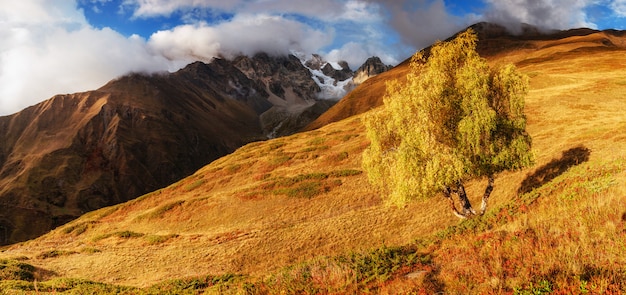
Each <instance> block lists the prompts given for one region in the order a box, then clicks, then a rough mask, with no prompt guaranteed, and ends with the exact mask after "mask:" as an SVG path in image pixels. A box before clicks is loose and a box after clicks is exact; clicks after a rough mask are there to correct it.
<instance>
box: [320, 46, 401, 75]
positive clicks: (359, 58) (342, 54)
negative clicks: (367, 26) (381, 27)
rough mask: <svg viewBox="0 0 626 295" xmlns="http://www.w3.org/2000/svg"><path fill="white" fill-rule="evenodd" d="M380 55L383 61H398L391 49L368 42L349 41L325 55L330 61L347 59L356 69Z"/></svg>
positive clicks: (386, 62) (387, 62)
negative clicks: (369, 44) (369, 59)
mask: <svg viewBox="0 0 626 295" xmlns="http://www.w3.org/2000/svg"><path fill="white" fill-rule="evenodd" d="M372 56H378V57H379V58H380V59H381V60H382V62H383V63H385V64H388V65H395V64H397V63H398V60H397V58H396V57H395V56H394V55H393V54H391V53H390V51H389V50H388V49H386V48H384V47H382V46H379V47H376V46H368V45H367V44H362V43H356V42H348V43H346V44H344V45H343V46H342V47H341V48H337V49H333V50H331V51H330V52H328V53H327V54H326V55H324V59H325V60H330V61H342V60H344V61H346V62H348V65H349V66H350V69H352V70H353V71H355V70H356V69H357V68H358V67H360V66H361V65H362V64H363V62H365V60H366V59H368V58H370V57H372Z"/></svg>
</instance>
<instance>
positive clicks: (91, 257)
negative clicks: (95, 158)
mask: <svg viewBox="0 0 626 295" xmlns="http://www.w3.org/2000/svg"><path fill="white" fill-rule="evenodd" d="M602 34H604V35H602ZM571 38H572V39H563V40H559V41H558V42H557V41H554V40H552V41H550V40H547V41H536V42H534V43H532V44H530V45H532V46H526V47H523V48H521V49H517V50H512V51H507V52H505V53H502V54H499V55H497V56H494V57H492V58H491V59H490V62H491V63H494V64H497V63H499V62H503V61H506V62H515V63H516V64H518V66H519V68H520V70H521V71H523V72H524V73H526V74H527V75H529V76H530V77H531V92H530V94H529V96H528V98H527V105H526V113H527V116H528V123H529V125H528V130H529V132H530V133H531V135H532V136H533V140H534V142H533V143H534V151H535V153H536V158H537V165H536V166H535V167H533V168H530V169H528V170H525V171H520V172H515V173H513V172H510V173H504V174H501V175H498V177H497V178H496V184H495V185H496V186H495V190H494V192H493V194H492V197H491V199H490V200H491V204H490V208H489V209H488V212H487V214H486V215H485V216H483V217H482V218H475V219H472V220H467V221H462V222H461V221H459V220H458V219H457V218H456V217H454V216H453V215H452V214H451V212H449V210H448V208H447V204H446V203H445V202H444V200H443V198H442V197H441V196H435V197H433V198H432V199H429V200H424V201H417V202H413V203H411V204H410V205H408V206H407V207H405V208H396V207H388V206H385V205H384V202H383V201H382V200H381V196H380V194H379V193H377V192H376V191H374V190H372V188H371V187H370V186H369V184H368V182H367V177H366V175H365V174H363V173H362V172H361V165H360V161H361V152H362V151H363V149H364V148H365V147H366V146H367V144H368V142H367V139H366V138H365V136H364V128H363V126H362V124H361V117H360V115H358V116H355V117H351V118H348V119H346V120H343V121H339V122H336V123H332V124H330V125H327V126H325V127H322V128H321V129H318V130H314V131H308V132H305V133H300V134H296V135H293V136H290V137H284V138H279V139H275V140H270V141H266V142H257V143H252V144H249V145H247V146H245V147H243V148H240V149H239V150H237V151H236V152H235V153H233V154H231V155H229V156H226V157H224V158H221V159H220V160H217V161H215V162H213V163H212V164H210V165H208V166H206V167H204V168H202V169H200V170H199V171H197V172H196V173H195V174H194V175H192V176H191V177H188V178H186V179H184V180H182V181H180V182H178V183H176V184H173V185H171V186H169V187H167V188H163V189H161V190H158V191H155V192H153V193H151V194H148V195H145V196H143V197H141V198H139V199H136V200H134V201H130V202H128V203H124V204H121V205H117V206H114V207H109V208H105V209H101V210H98V211H95V212H92V213H89V214H87V215H85V216H83V217H81V218H79V219H78V220H75V221H73V222H71V223H69V224H66V225H65V226H62V227H60V228H57V229H56V230H54V231H52V232H50V233H49V234H47V235H45V236H43V237H41V238H39V239H36V240H32V241H28V242H24V243H21V244H16V245H13V246H11V247H9V248H6V249H5V251H4V252H2V253H1V254H0V258H3V259H6V260H4V261H0V263H4V265H6V266H5V267H3V268H2V269H3V270H4V272H2V273H0V274H2V275H3V277H4V278H7V279H13V280H10V281H3V282H1V283H0V287H4V288H12V289H15V290H31V291H32V292H37V291H42V292H43V291H50V292H53V291H59V292H60V291H64V290H74V291H76V292H79V293H86V292H87V291H89V292H102V293H106V292H109V293H116V292H117V293H123V292H127V293H129V294H133V293H140V292H143V293H147V294H151V293H163V292H166V291H168V290H169V291H171V292H174V293H185V292H188V293H202V292H207V293H213V292H214V293H272V294H273V293H303V294H307V293H359V292H366V291H370V292H373V293H381V294H397V293H410V292H413V293H420V292H422V293H425V294H432V293H436V292H445V293H449V294H468V293H483V294H484V293H517V294H542V293H548V292H556V293H563V294H572V293H573V294H576V293H610V292H614V293H615V294H617V293H623V292H626V283H625V282H626V267H625V265H626V257H625V256H624V255H623V253H626V246H625V245H626V207H625V206H624V204H626V149H624V148H623V147H624V145H625V144H626V135H625V133H624V131H626V116H625V115H624V114H625V113H626V98H624V93H626V78H625V77H626V76H625V75H624V68H625V67H626V54H625V53H626V51H624V50H623V49H621V48H620V47H619V46H618V45H620V44H622V43H621V41H622V40H623V39H621V37H616V36H613V35H606V34H605V33H598V35H594V36H583V37H580V36H574V37H571ZM605 39H606V40H609V41H610V43H611V44H613V45H611V46H608V45H607V44H608V43H607V42H605ZM485 182H486V181H485V180H476V181H474V182H472V183H471V184H470V185H469V186H468V193H469V195H470V198H471V199H472V201H473V202H478V198H479V197H480V193H481V190H482V188H483V185H484V183H485ZM67 278H75V279H67ZM16 279H18V280H16ZM19 279H21V280H23V281H19ZM35 279H36V280H37V282H42V281H44V282H42V283H33V281H34V280H35ZM80 279H82V280H90V281H96V282H101V283H93V282H86V281H82V280H80ZM172 279H176V280H172ZM120 286H129V287H120ZM137 288H141V289H137ZM36 290H37V291H36ZM77 290H78V291H77Z"/></svg>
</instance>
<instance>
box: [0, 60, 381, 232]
mask: <svg viewBox="0 0 626 295" xmlns="http://www.w3.org/2000/svg"><path fill="white" fill-rule="evenodd" d="M389 68H390V67H389V66H386V65H384V64H382V62H380V59H377V58H372V59H370V60H368V61H367V63H366V64H365V65H364V66H362V67H361V68H359V70H357V71H352V70H350V69H349V67H348V66H347V64H346V63H336V64H335V63H329V62H326V61H323V60H322V59H321V58H320V57H319V56H315V55H314V56H309V57H308V58H307V57H306V56H303V55H298V56H296V55H289V56H283V57H275V56H270V55H267V54H263V53H260V54H257V55H255V56H253V57H247V56H241V57H238V58H235V59H234V60H224V59H215V60H213V61H212V62H211V63H209V64H205V63H202V62H195V63H192V64H190V65H188V66H187V67H185V68H184V69H181V70H179V71H178V72H175V73H163V74H151V75H147V74H130V75H126V76H123V77H121V78H118V79H115V80H113V81H111V82H109V83H108V84H106V85H104V86H103V87H101V88H100V89H97V90H94V91H88V92H83V93H75V94H67V95H57V96H54V97H52V98H50V99H48V100H46V101H44V102H42V103H39V104H37V105H35V106H32V107H29V108H26V109H24V110H23V111H21V112H18V113H16V114H13V115H10V116H4V117H0V138H2V140H0V204H2V206H0V244H9V243H15V242H18V241H24V240H27V239H30V238H33V237H36V236H38V235H41V234H43V233H45V232H47V231H48V230H50V229H52V228H54V227H56V226H58V225H60V224H63V223H65V222H67V221H69V220H72V219H74V218H76V217H78V216H80V215H81V214H83V213H85V212H87V211H90V210H94V209H98V208H101V207H104V206H108V205H113V204H117V203H120V202H124V201H127V200H130V199H133V198H136V197H137V196H140V195H142V194H144V193H147V192H150V191H153V190H155V189H158V188H161V187H163V186H166V185H168V184H170V183H172V182H174V181H176V180H179V179H181V178H183V177H185V176H187V175H189V174H191V173H193V172H194V171H196V170H197V169H198V168H200V167H202V166H204V165H206V164H207V163H209V162H211V161H213V160H215V159H217V158H219V157H221V156H224V155H225V154H228V153H230V152H232V151H234V150H235V149H237V148H238V147H240V146H242V145H243V144H246V143H248V142H252V141H258V140H264V139H267V138H271V137H277V136H283V135H287V134H291V133H294V132H296V131H298V130H300V129H301V128H303V127H304V126H306V125H307V124H309V123H310V122H311V121H313V120H314V119H315V118H317V117H318V116H319V115H321V114H322V113H324V112H325V111H326V110H327V109H328V108H330V107H331V106H332V105H334V104H335V103H336V102H337V100H338V99H340V98H341V97H342V96H343V95H345V94H346V93H348V92H349V91H350V90H352V89H353V88H354V87H355V85H356V84H358V83H355V82H354V81H353V77H357V80H358V82H362V81H364V80H365V79H367V78H368V77H370V76H374V75H376V74H379V73H380V72H382V71H386V70H387V69H389Z"/></svg>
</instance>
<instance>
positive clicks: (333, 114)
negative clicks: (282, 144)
mask: <svg viewBox="0 0 626 295" xmlns="http://www.w3.org/2000/svg"><path fill="white" fill-rule="evenodd" d="M470 28H472V29H473V30H474V31H476V32H477V34H478V38H479V42H478V48H477V51H478V52H479V53H480V54H481V56H483V57H486V58H488V59H490V60H493V61H494V63H495V62H496V61H497V62H498V63H503V62H508V63H514V64H518V65H520V63H528V62H536V61H538V59H543V60H549V59H554V58H562V57H564V56H565V55H567V54H568V53H569V54H574V55H575V54H576V52H579V51H594V50H600V51H602V50H618V49H621V48H624V47H626V44H624V38H623V36H624V33H623V31H616V30H605V31H597V30H592V29H572V30H567V31H551V32H547V33H542V32H540V31H538V30H537V29H536V28H534V27H532V26H525V27H524V30H523V31H522V34H521V35H512V34H511V33H509V32H508V31H507V30H506V28H504V27H502V26H500V25H497V24H492V23H478V24H475V25H473V26H470ZM452 38H454V36H453V37H450V39H452ZM428 50H429V47H428V48H425V49H424V52H426V53H428ZM520 52H526V53H528V54H530V55H531V56H523V55H520V54H519V53H520ZM409 61H410V59H407V60H405V61H404V62H402V63H400V64H399V65H397V66H396V67H395V71H393V72H387V73H384V74H383V75H384V76H382V77H374V78H372V79H370V80H368V81H366V82H365V83H364V84H363V85H361V86H360V87H357V88H356V89H354V90H353V91H352V92H350V93H349V94H348V95H346V96H345V97H344V98H343V99H342V100H341V101H340V102H339V103H337V104H336V105H334V106H333V107H332V108H331V109H329V110H328V111H327V112H326V113H324V114H323V115H321V116H320V117H319V118H317V119H316V120H315V121H313V122H311V124H309V125H307V126H306V127H305V128H304V130H314V129H317V128H320V127H321V126H324V125H326V124H329V123H331V122H337V121H339V120H341V119H344V118H348V117H350V116H354V115H357V114H361V113H364V112H366V111H369V110H370V109H372V108H374V107H377V106H380V105H382V104H383V96H384V94H385V91H386V88H385V85H384V83H381V82H380V81H384V80H389V79H399V80H400V81H402V79H403V77H404V76H405V75H406V73H407V72H408V70H409V68H408V67H409Z"/></svg>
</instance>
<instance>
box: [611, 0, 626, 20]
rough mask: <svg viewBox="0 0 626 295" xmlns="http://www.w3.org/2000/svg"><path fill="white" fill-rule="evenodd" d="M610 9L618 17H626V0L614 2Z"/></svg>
mask: <svg viewBox="0 0 626 295" xmlns="http://www.w3.org/2000/svg"><path fill="white" fill-rule="evenodd" d="M610 7H611V9H612V10H613V12H614V13H615V14H616V15H617V16H619V17H626V0H613V1H611V2H610Z"/></svg>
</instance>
